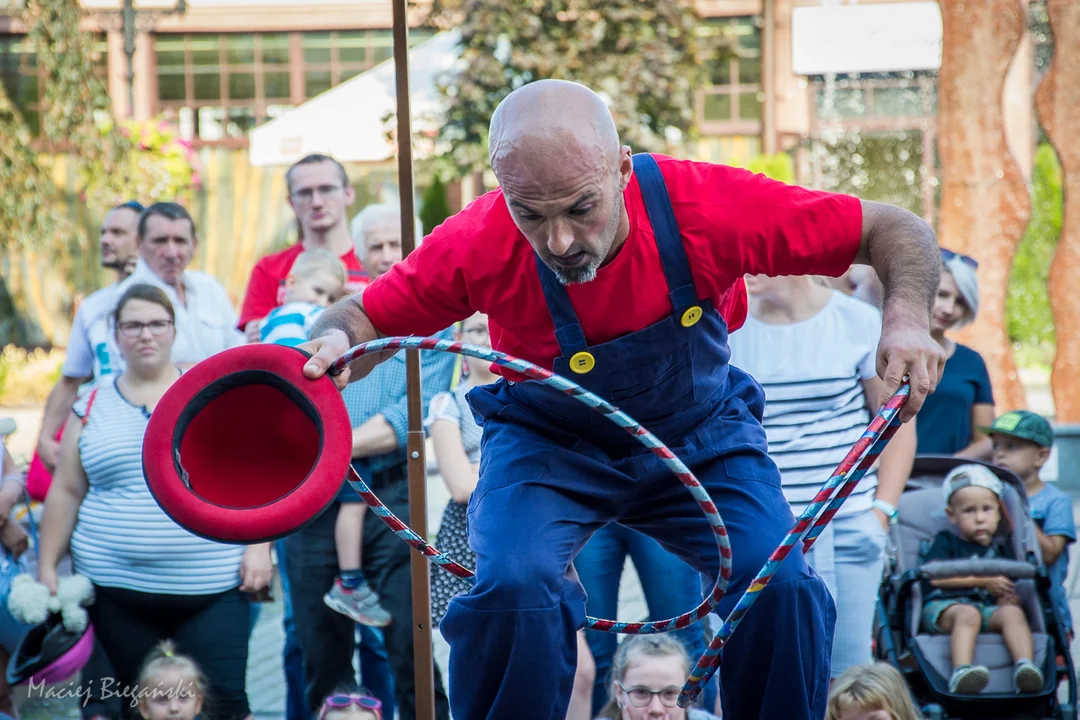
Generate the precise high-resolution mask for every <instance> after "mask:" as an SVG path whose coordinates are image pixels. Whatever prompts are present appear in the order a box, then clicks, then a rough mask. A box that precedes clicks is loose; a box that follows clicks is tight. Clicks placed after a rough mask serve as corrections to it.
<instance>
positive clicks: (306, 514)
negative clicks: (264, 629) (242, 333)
mask: <svg viewBox="0 0 1080 720" xmlns="http://www.w3.org/2000/svg"><path fill="white" fill-rule="evenodd" d="M307 358H308V355H307V354H306V353H304V352H302V351H299V350H298V349H296V348H292V347H286V346H283V345H272V344H257V345H245V346H241V347H236V348H232V349H230V350H226V351H224V352H221V353H218V354H217V355H214V356H213V357H210V358H208V359H207V360H204V361H203V362H200V363H199V364H197V365H196V366H195V367H193V368H191V369H190V370H188V371H187V372H185V373H184V374H183V375H181V376H180V378H179V379H178V380H177V381H176V382H175V383H174V384H173V385H172V386H171V387H170V388H169V390H168V391H167V392H166V393H165V395H164V396H162V398H161V400H160V401H158V404H157V406H156V407H155V408H154V412H153V414H152V415H151V417H150V421H149V424H148V425H147V428H146V436H145V438H144V440H143V467H144V473H145V476H146V483H147V486H148V487H149V489H150V492H151V494H152V495H153V496H154V499H155V500H156V501H157V502H158V504H159V505H160V506H161V508H162V510H164V511H165V513H166V514H167V515H168V516H169V517H171V518H172V519H173V520H174V521H176V523H177V524H179V525H180V526H181V527H184V528H186V529H187V530H189V531H190V532H192V533H194V534H196V535H199V536H201V537H204V538H207V539H209V540H214V541H218V542H226V543H258V542H267V541H270V540H274V539H277V538H280V537H284V536H286V535H289V534H291V533H293V532H296V531H297V530H299V529H301V528H303V527H304V526H305V525H307V524H308V523H310V522H311V521H312V520H313V519H314V518H315V517H317V516H318V515H319V514H320V513H321V512H322V511H323V510H325V509H326V507H328V506H329V505H330V503H332V502H333V500H334V498H335V497H336V496H337V493H338V490H339V489H340V488H341V485H342V483H343V482H344V480H345V476H346V473H347V472H348V467H349V461H350V459H351V456H352V430H351V426H350V423H349V415H348V412H347V410H346V408H345V403H344V401H343V400H342V398H341V394H340V392H339V391H338V389H337V387H336V386H335V385H334V382H333V380H332V379H330V378H329V377H326V376H324V377H322V378H319V379H318V380H310V379H309V378H307V377H306V376H305V375H304V374H303V368H304V364H305V363H306V361H307Z"/></svg>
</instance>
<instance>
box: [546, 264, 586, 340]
mask: <svg viewBox="0 0 1080 720" xmlns="http://www.w3.org/2000/svg"><path fill="white" fill-rule="evenodd" d="M533 254H534V255H536V253H533ZM536 269H537V271H538V272H539V273H540V285H541V286H542V287H543V288H544V299H545V300H546V301H547V306H548V312H550V313H551V319H552V321H553V322H554V323H555V339H556V340H557V341H558V342H559V351H560V352H561V353H562V355H563V356H565V357H570V356H571V355H574V354H575V353H578V352H581V351H583V350H585V348H586V347H587V346H586V344H585V331H584V330H582V329H581V323H580V322H579V321H578V316H577V313H576V312H574V306H573V304H572V303H571V302H570V294H569V293H567V292H566V287H565V286H564V285H563V284H562V283H561V282H559V278H557V277H555V273H554V272H552V271H551V268H549V267H548V266H547V265H545V264H544V261H543V260H541V259H540V256H539V255H536Z"/></svg>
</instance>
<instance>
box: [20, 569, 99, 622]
mask: <svg viewBox="0 0 1080 720" xmlns="http://www.w3.org/2000/svg"><path fill="white" fill-rule="evenodd" d="M93 602H94V586H93V584H91V582H90V580H89V578H87V577H86V576H85V575H71V576H69V577H63V578H60V582H59V584H58V585H57V588H56V595H52V594H50V593H49V588H47V587H45V586H44V585H42V584H41V583H39V582H37V581H35V580H34V579H33V578H32V577H30V576H29V575H19V576H18V577H17V578H15V580H14V581H13V582H12V583H11V593H10V594H9V595H8V610H10V611H11V614H12V615H13V616H14V617H15V619H16V620H19V621H21V622H24V623H26V624H28V625H40V624H41V623H43V622H45V620H46V618H48V617H49V614H50V613H59V614H60V616H61V617H62V618H63V622H64V627H65V628H66V629H67V630H68V632H72V633H81V632H82V631H83V630H85V629H86V626H87V624H88V623H89V622H90V616H89V615H87V613H86V608H85V607H84V606H86V605H90V604H91V603H93Z"/></svg>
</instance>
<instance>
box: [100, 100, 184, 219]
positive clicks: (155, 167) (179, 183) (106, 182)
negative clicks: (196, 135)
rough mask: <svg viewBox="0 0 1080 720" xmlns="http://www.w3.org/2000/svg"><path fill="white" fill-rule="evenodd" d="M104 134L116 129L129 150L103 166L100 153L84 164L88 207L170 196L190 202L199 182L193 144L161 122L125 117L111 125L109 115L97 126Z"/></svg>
mask: <svg viewBox="0 0 1080 720" xmlns="http://www.w3.org/2000/svg"><path fill="white" fill-rule="evenodd" d="M97 131H98V133H99V134H100V135H101V136H102V138H108V137H109V136H110V135H112V134H114V133H117V132H118V133H119V134H120V135H121V136H122V137H123V138H124V141H125V142H126V143H128V149H127V151H126V152H125V153H124V154H123V155H121V156H120V157H119V158H116V159H115V160H113V161H112V162H111V164H110V165H107V164H106V163H107V159H106V158H103V157H101V156H98V157H96V158H93V159H91V160H89V161H87V162H85V163H83V165H82V167H81V168H80V170H81V176H80V177H81V185H82V187H84V188H85V193H86V196H87V200H88V202H89V203H90V205H91V207H95V208H97V209H101V210H104V209H107V208H111V207H115V206H116V205H118V204H120V203H122V202H126V201H128V200H131V199H137V200H139V201H140V202H142V203H144V204H150V203H152V202H156V201H159V200H169V201H172V202H179V203H181V204H188V201H190V199H191V197H190V196H191V191H192V190H193V189H194V188H195V187H196V185H197V184H198V175H197V174H196V172H195V169H194V168H193V166H192V159H193V157H194V153H193V151H192V149H191V145H190V144H189V143H188V142H186V141H184V140H181V139H180V137H179V135H178V134H177V132H176V130H175V128H173V127H171V126H170V125H168V124H167V123H165V122H164V121H163V120H160V119H155V120H150V121H147V122H145V123H140V122H135V121H132V120H128V121H125V122H122V123H119V124H115V123H114V122H113V120H112V118H111V116H109V117H108V118H107V119H106V120H104V121H103V122H101V123H99V124H98V125H97Z"/></svg>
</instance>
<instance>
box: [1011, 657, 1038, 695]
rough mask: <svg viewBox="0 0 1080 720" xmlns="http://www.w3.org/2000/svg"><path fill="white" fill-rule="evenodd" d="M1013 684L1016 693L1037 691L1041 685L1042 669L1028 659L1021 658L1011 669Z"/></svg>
mask: <svg viewBox="0 0 1080 720" xmlns="http://www.w3.org/2000/svg"><path fill="white" fill-rule="evenodd" d="M1013 685H1014V686H1015V687H1016V692H1018V693H1037V692H1039V691H1040V690H1042V686H1043V674H1042V671H1041V670H1039V668H1038V667H1036V665H1035V663H1033V662H1031V661H1030V660H1021V661H1020V662H1018V663H1016V670H1015V671H1013Z"/></svg>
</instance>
